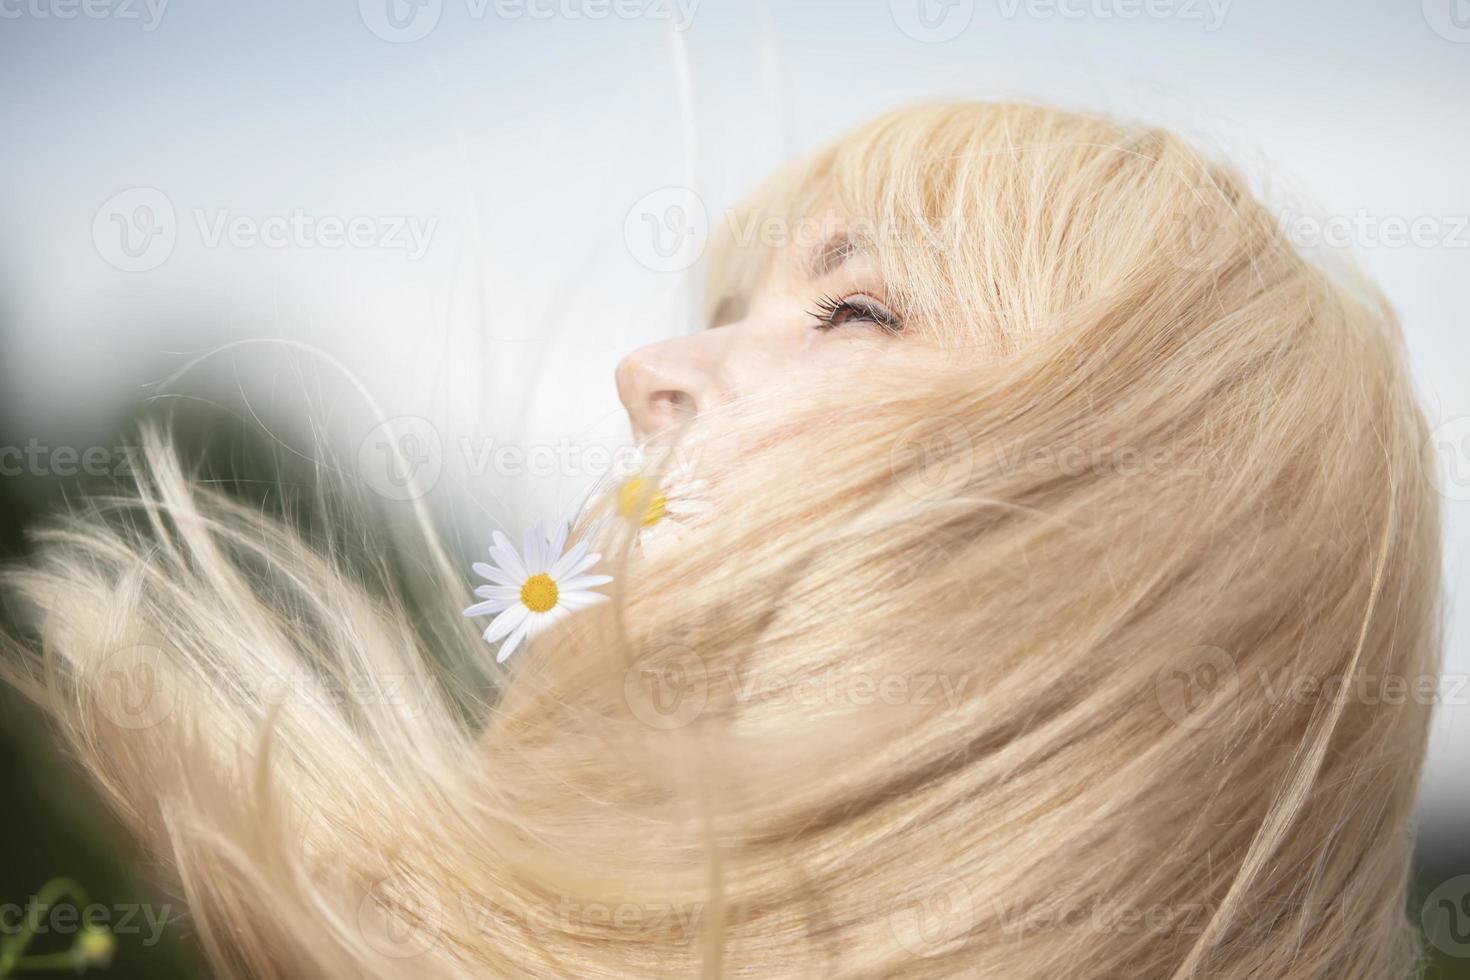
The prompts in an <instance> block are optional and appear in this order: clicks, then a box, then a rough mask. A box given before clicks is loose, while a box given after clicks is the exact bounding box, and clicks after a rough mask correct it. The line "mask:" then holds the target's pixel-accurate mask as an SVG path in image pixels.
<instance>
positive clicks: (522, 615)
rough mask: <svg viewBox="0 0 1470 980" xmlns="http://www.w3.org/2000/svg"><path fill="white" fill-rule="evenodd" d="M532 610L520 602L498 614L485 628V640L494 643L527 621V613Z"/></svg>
mask: <svg viewBox="0 0 1470 980" xmlns="http://www.w3.org/2000/svg"><path fill="white" fill-rule="evenodd" d="M530 611H531V610H529V609H527V608H526V607H525V606H523V605H521V604H520V603H519V602H518V603H516V604H515V605H513V606H511V607H510V608H509V609H507V610H505V612H503V613H501V614H500V615H499V616H496V617H495V618H494V619H492V620H491V621H490V625H489V626H487V627H486V628H485V633H484V636H485V642H486V643H494V642H495V641H496V640H498V639H500V638H501V637H503V636H505V635H506V634H507V633H509V632H510V631H511V630H513V629H515V628H516V627H518V626H520V625H521V624H522V623H524V622H525V621H526V614H527V613H529V612H530Z"/></svg>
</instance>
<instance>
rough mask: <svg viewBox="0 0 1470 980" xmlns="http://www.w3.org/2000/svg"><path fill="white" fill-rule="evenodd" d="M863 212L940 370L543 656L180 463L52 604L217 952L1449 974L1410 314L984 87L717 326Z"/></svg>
mask: <svg viewBox="0 0 1470 980" xmlns="http://www.w3.org/2000/svg"><path fill="white" fill-rule="evenodd" d="M828 212H831V213H837V214H840V215H841V216H842V220H843V222H844V224H845V227H847V228H848V229H849V230H850V241H851V243H853V247H861V248H863V249H866V250H868V251H870V252H871V254H872V255H873V256H874V257H875V259H876V262H877V265H878V267H879V269H880V270H881V274H882V277H883V280H884V282H885V284H886V286H887V288H888V289H889V290H890V291H891V294H892V298H893V300H894V302H895V304H896V305H898V306H899V307H901V308H902V309H903V310H904V312H905V314H906V317H907V320H908V322H909V323H910V324H912V325H913V332H914V336H913V337H912V338H908V339H905V340H904V341H902V342H904V343H908V342H915V343H932V344H934V345H936V346H938V347H940V348H942V349H943V350H944V351H945V352H946V356H945V357H944V359H943V364H942V366H941V367H938V368H933V369H929V370H926V371H924V372H919V371H916V370H913V369H906V368H901V367H898V366H896V365H895V366H894V367H893V368H892V369H891V370H890V369H887V368H882V369H875V370H874V372H872V374H871V375H870V376H866V377H864V378H863V380H862V384H861V386H860V387H858V386H855V385H853V384H837V383H832V384H826V385H818V386H814V387H813V389H812V390H810V391H805V392H802V397H800V398H799V399H788V400H787V403H786V404H783V405H782V406H781V411H780V412H779V414H775V415H773V414H771V413H765V412H763V411H761V410H759V409H758V408H757V407H750V408H749V409H748V410H745V411H736V412H730V413H723V414H722V413H716V414H715V415H714V416H712V417H710V418H703V419H697V420H695V422H694V423H693V424H692V426H691V427H690V429H689V430H688V431H687V432H686V433H684V435H683V436H682V438H686V439H687V440H688V441H687V443H686V444H687V445H689V446H696V445H699V446H709V447H718V446H731V445H737V444H738V445H741V446H743V447H745V449H744V450H743V451H742V452H741V453H739V454H734V453H729V454H720V453H718V452H715V451H714V450H713V449H711V450H710V451H707V452H705V453H704V454H703V455H702V456H701V457H700V462H701V464H707V471H708V473H709V474H710V482H711V485H712V486H713V487H714V497H715V499H716V500H717V505H716V506H715V507H714V508H713V510H712V512H710V513H708V514H706V515H705V517H706V519H705V520H703V521H701V522H699V523H698V525H697V526H696V527H694V528H692V529H691V530H690V531H689V532H688V533H687V534H685V535H684V536H682V537H681V538H680V539H679V541H678V543H677V544H676V545H673V546H670V547H667V548H660V549H653V548H648V549H640V548H635V547H634V546H633V545H632V542H631V538H632V536H633V530H634V528H632V527H625V526H622V525H619V524H617V523H616V522H614V523H613V524H612V525H601V526H599V528H598V529H587V528H583V529H582V531H581V533H595V534H598V535H601V536H602V538H603V539H604V541H603V547H602V550H603V552H604V554H605V555H606V556H607V558H606V561H607V563H608V564H609V566H610V568H611V570H612V571H613V574H614V575H615V577H616V580H615V582H614V584H613V586H612V587H611V591H612V601H611V602H609V603H607V604H605V605H603V606H600V607H596V608H594V609H592V610H589V611H587V612H585V613H580V614H578V615H576V616H573V617H571V618H569V619H567V620H566V621H564V622H563V623H562V624H560V625H559V626H558V627H557V628H555V629H553V630H551V631H548V632H546V633H544V634H542V635H541V636H539V637H538V638H536V639H535V640H534V641H533V642H532V643H531V645H530V646H529V647H528V648H526V649H525V650H523V651H522V652H520V653H518V654H517V655H516V657H515V658H514V659H513V660H511V661H510V663H509V665H508V668H509V669H508V670H505V671H501V670H498V669H497V668H496V667H495V666H494V665H493V664H492V663H490V661H491V660H492V659H493V658H492V656H491V654H492V651H491V649H490V648H489V647H487V646H486V645H485V644H484V643H483V642H482V641H481V640H480V638H479V636H478V633H477V630H476V628H475V627H474V625H473V624H469V623H466V622H465V621H463V619H462V618H461V616H460V612H461V609H462V608H463V607H464V606H465V605H466V604H468V602H469V601H470V598H469V591H470V588H471V582H470V580H469V577H468V576H467V575H465V574H463V573H462V572H461V571H460V570H459V569H458V568H456V567H455V564H454V563H453V562H451V561H450V560H449V559H447V558H446V557H445V556H444V554H443V552H442V551H441V550H440V549H439V548H438V546H437V545H436V544H435V543H434V541H433V539H432V536H430V537H427V538H426V539H425V540H424V541H423V542H422V546H421V548H420V549H419V550H418V551H415V552H413V553H412V554H411V555H410V554H409V553H408V552H403V553H402V554H401V555H400V558H401V559H402V561H403V562H404V563H406V565H407V567H410V568H411V569H412V571H413V574H412V577H413V578H414V579H415V581H416V582H417V583H418V585H419V586H420V587H419V588H416V589H415V592H416V593H417V594H416V596H415V597H414V598H413V599H412V600H411V601H410V598H409V597H406V596H405V595H403V594H402V591H401V590H399V589H396V588H394V587H392V586H391V584H390V583H391V579H392V577H391V576H385V575H377V574H365V573H364V572H363V570H362V569H363V567H364V565H365V564H366V565H367V566H368V567H370V568H371V567H374V566H373V562H374V561H379V562H381V561H382V560H383V559H382V558H381V556H374V555H372V554H365V553H364V552H365V549H364V547H363V544H364V541H365V540H366V536H365V535H362V534H358V533H356V530H355V529H354V528H352V527H342V528H338V529H337V530H336V531H335V532H332V533H326V534H322V535H317V536H315V537H311V536H305V535H303V534H302V533H300V532H299V531H298V530H296V529H293V528H291V527H290V526H288V525H286V524H284V523H282V522H280V521H276V520H271V519H267V518H265V517H263V516H262V515H261V513H260V512H259V511H257V510H255V509H252V508H250V507H248V506H245V505H242V504H240V503H239V502H237V501H232V500H231V499H229V498H228V497H227V496H225V495H222V494H219V493H217V492H214V491H211V490H210V489H209V488H208V487H206V486H203V485H201V484H200V483H199V481H197V480H194V479H192V478H191V477H190V476H189V475H188V474H187V473H186V472H185V470H184V469H183V468H182V467H181V466H180V464H179V463H178V462H177V461H176V460H175V459H174V457H173V455H172V454H171V452H170V450H169V444H168V439H167V437H166V436H165V435H158V434H155V435H153V436H152V437H150V440H149V446H150V451H149V460H150V465H149V467H148V469H147V471H146V473H145V474H143V475H142V476H141V477H140V479H139V481H138V486H137V488H136V492H134V493H130V494H127V495H124V496H122V497H119V498H116V499H111V500H102V501H93V502H91V503H89V504H87V505H85V506H83V507H81V508H79V509H78V510H77V512H76V513H74V514H73V515H72V516H71V517H70V518H69V519H68V521H67V522H66V523H64V524H63V525H61V526H59V527H58V528H56V529H55V530H52V531H50V532H48V533H46V534H45V535H44V537H43V539H42V541H41V548H40V558H39V560H38V561H37V562H36V563H35V564H34V565H33V566H32V567H28V568H26V569H23V570H18V571H16V572H13V573H12V574H11V575H10V577H9V579H8V586H9V587H10V588H13V589H14V590H15V591H16V593H17V594H18V595H22V596H24V597H25V599H26V600H27V603H26V605H27V608H28V609H30V610H31V611H32V612H33V614H34V639H33V640H31V641H29V642H27V643H26V644H25V645H26V648H27V655H26V658H25V660H24V661H23V663H24V665H25V666H23V667H22V668H21V670H19V671H14V670H13V671H12V673H13V674H14V675H15V676H14V677H13V680H14V682H15V683H17V684H19V685H20V686H21V687H22V688H23V689H24V690H26V691H28V692H29V693H30V694H31V695H32V696H34V697H35V698H36V699H37V700H38V701H39V702H40V703H41V704H43V705H44V706H45V707H46V708H47V710H48V711H49V712H50V713H51V714H53V715H54V717H55V718H56V719H57V720H58V721H59V727H60V729H61V731H62V732H63V733H64V737H65V739H66V741H67V743H68V744H69V747H70V749H71V750H72V751H73V752H74V753H75V754H76V756H77V757H78V758H79V759H80V761H81V763H82V765H83V766H84V767H85V769H86V770H87V771H88V772H89V773H90V774H91V775H92V776H93V777H94V778H95V780H96V781H97V783H98V784H99V785H100V787H101V789H102V791H103V793H104V794H105V796H106V798H107V799H108V800H109V802H110V803H111V804H112V805H113V806H114V807H115V808H116V809H117V811H118V812H119V813H120V814H121V815H122V816H123V817H124V818H125V820H126V822H127V823H128V825H129V826H130V828H131V829H132V830H133V831H134V832H135V833H136V834H137V836H138V837H139V838H140V839H141V841H143V842H144V844H145V845H146V846H147V847H148V848H149V850H150V852H151V853H152V855H153V856H154V857H155V858H156V859H157V861H158V864H159V873H160V874H161V875H162V876H164V877H166V878H167V879H169V880H170V881H172V882H174V883H175V884H176V885H177V886H178V887H179V888H181V890H182V892H183V894H184V895H185V897H186V898H187V902H188V906H189V909H190V911H191V914H192V916H193V919H194V922H195V923H196V925H197V931H198V935H199V937H200V939H201V942H202V943H203V945H204V947H205V949H206V951H207V953H208V955H209V958H210V960H211V963H212V965H213V967H214V968H215V969H216V970H217V971H218V972H220V973H221V974H225V975H239V976H252V977H276V976H278V977H304V976H330V977H341V976H362V977H384V978H387V977H415V978H419V977H439V976H445V977H447V976H466V975H476V976H486V975H488V976H499V977H569V976H576V977H628V976H648V977H652V976H703V977H724V976H729V977H734V976H763V977H788V976H789V977H803V978H807V977H819V976H840V977H867V976H872V977H877V976H885V977H887V976H903V977H997V978H999V977H1006V978H1010V977H1049V976H1068V977H1074V978H1084V977H1089V978H1114V977H1130V978H1161V980H1184V978H1189V977H1212V978H1233V980H1246V978H1255V977H1273V978H1292V980H1307V978H1322V980H1328V978H1332V980H1337V978H1342V977H1353V978H1404V977H1408V976H1411V975H1412V974H1413V973H1414V972H1415V970H1416V968H1417V964H1418V960H1419V951H1418V947H1417V944H1416V940H1415V938H1414V933H1413V931H1412V930H1411V928H1410V925H1409V923H1408V921H1407V918H1406V915H1405V910H1404V906H1405V887H1406V882H1407V877H1408V871H1409V859H1410V852H1411V843H1412V841H1411V831H1412V814H1413V806H1414V801H1415V796H1416V790H1417V783H1418V779H1419V772H1420V767H1421V759H1422V757H1423V754H1424V751H1425V742H1426V733H1427V726H1428V721H1429V709H1428V708H1427V707H1426V706H1425V705H1424V704H1423V703H1422V700H1421V699H1416V698H1413V697H1394V696H1393V694H1394V691H1395V690H1396V689H1398V686H1399V685H1402V684H1405V683H1407V684H1409V685H1411V686H1412V684H1413V683H1414V682H1415V681H1416V679H1422V678H1425V677H1430V676H1433V674H1434V672H1435V671H1436V669H1437V657H1438V650H1439V634H1438V586H1439V583H1438V578H1437V576H1438V569H1439V554H1438V547H1439V546H1438V541H1439V534H1438V531H1439V527H1438V513H1437V508H1436V498H1435V495H1434V492H1433V490H1432V473H1431V472H1430V470H1429V468H1428V467H1429V463H1428V462H1427V460H1428V458H1429V457H1428V454H1427V451H1426V450H1427V440H1426V434H1425V429H1424V425H1423V422H1422V419H1421V415H1420V412H1419V410H1418V408H1417V406H1416V404H1415V400H1414V397H1413V393H1412V390H1411V384H1410V381H1409V379H1408V378H1407V376H1406V373H1405V368H1404V363H1403V362H1404V358H1403V353H1402V349H1401V338H1400V335H1399V332H1398V328H1397V326H1396V324H1395V322H1394V319H1393V316H1392V314H1391V313H1390V311H1389V310H1388V309H1387V307H1386V304H1385V303H1384V302H1383V301H1382V300H1381V299H1379V298H1378V296H1377V295H1376V294H1375V293H1374V292H1373V290H1372V289H1371V288H1370V287H1368V286H1367V285H1365V284H1363V283H1362V282H1360V281H1357V280H1355V279H1352V278H1348V277H1344V276H1342V275H1340V274H1335V273H1329V272H1327V271H1325V270H1323V269H1320V268H1318V267H1316V266H1315V265H1313V264H1311V263H1309V262H1308V261H1306V260H1305V259H1304V258H1303V257H1302V256H1301V255H1300V254H1299V253H1298V252H1297V251H1296V250H1295V249H1294V248H1293V247H1292V245H1291V244H1290V243H1289V242H1288V241H1287V240H1286V238H1285V236H1284V235H1283V233H1282V231H1281V230H1280V228H1279V227H1278V226H1277V224H1276V222H1275V221H1273V220H1272V218H1271V215H1270V214H1269V213H1268V212H1267V211H1266V210H1265V209H1264V208H1263V207H1262V205H1261V204H1260V203H1258V202H1257V201H1256V200H1255V199H1254V198H1253V196H1252V195H1251V193H1250V191H1249V190H1248V188H1247V186H1246V184H1245V182H1244V180H1243V179H1242V177H1241V176H1239V175H1238V174H1237V173H1235V172H1233V171H1232V170H1230V169H1229V168H1228V167H1225V166H1222V165H1220V164H1217V163H1215V162H1212V161H1209V160H1207V159H1205V158H1204V157H1203V156H1202V155H1200V154H1199V153H1197V152H1196V151H1194V150H1193V149H1191V148H1190V147H1189V146H1188V145H1186V144H1185V143H1184V142H1183V141H1181V140H1180V139H1179V138H1177V137H1176V136H1173V135H1171V134H1169V133H1166V132H1162V131H1159V130H1157V129H1152V128H1146V127H1141V126H1135V125H1130V124H1122V123H1118V122H1115V121H1112V120H1108V119H1103V118H1097V117H1093V116H1088V115H1081V114H1075V113H1070V112H1063V111H1057V110H1052V109H1045V108H1038V107H1035V106H1029V105H1020V104H973V103H963V104H944V105H936V106H926V107H920V108H916V109H909V110H904V111H900V112H896V113H893V114H891V115H887V116H884V117H882V118H880V119H878V120H876V121H874V122H872V123H870V124H868V125H866V126H864V127H862V128H861V129H859V130H858V131H856V132H855V133H852V134H850V135H848V136H845V137H843V138H841V139H839V140H837V141H835V142H833V143H832V144H830V145H828V146H826V147H824V148H822V149H820V150H818V151H817V152H815V153H813V154H812V155H810V156H808V157H805V158H802V159H800V160H798V161H796V162H795V163H793V164H791V165H789V166H788V167H786V168H784V169H783V170H781V171H779V172H778V173H777V174H776V175H774V176H773V177H772V178H770V179H769V180H768V181H767V182H766V183H764V184H763V185H762V186H761V187H760V188H759V189H757V191H756V192H755V193H754V194H753V195H752V196H751V197H750V198H749V199H748V200H747V201H746V202H744V203H743V204H742V205H741V206H740V207H739V208H738V209H736V211H735V212H733V213H732V215H730V216H727V217H728V220H725V221H723V222H717V224H718V226H719V228H718V231H717V235H716V239H715V241H714V243H713V245H712V248H711V260H710V281H709V289H708V293H709V295H710V297H711V302H712V303H713V302H714V301H716V300H717V299H718V297H720V296H723V295H729V294H731V293H740V292H742V291H748V290H750V289H752V288H754V287H755V286H756V284H758V283H759V282H760V280H761V277H762V276H763V275H766V274H767V272H768V270H769V268H770V266H771V263H772V262H774V261H776V258H777V253H778V252H780V251H781V249H782V248H784V247H786V246H785V245H784V244H782V243H781V242H778V241H776V239H775V237H774V236H770V235H766V234H763V233H756V234H754V235H751V234H748V233H746V234H742V232H749V230H750V229H760V228H767V229H769V228H773V227H778V226H780V225H781V224H782V223H783V222H784V223H786V224H787V225H788V226H794V225H796V224H798V223H800V222H802V221H803V220H805V219H806V218H808V217H809V216H812V215H816V214H819V213H828ZM732 433H733V434H736V435H738V436H740V437H741V438H738V439H734V440H730V439H727V438H725V437H727V436H729V435H731V434H732ZM704 435H710V438H709V439H707V440H706V439H704V438H703V436H704ZM633 523H634V524H635V525H636V524H637V523H638V522H636V521H635V522H633ZM445 664H450V665H455V669H454V670H446V669H444V665H445ZM469 675H474V676H475V677H478V678H479V679H480V680H481V681H483V682H484V684H485V685H487V686H486V687H484V688H483V689H482V688H477V687H475V684H474V683H473V682H472V681H469V680H466V677H467V676H469ZM264 678H290V679H292V683H294V684H296V685H298V686H297V688H295V690H296V696H293V697H287V698H281V697H275V698H268V697H263V696H260V690H261V686H260V685H261V682H262V679H264ZM354 685H356V686H354ZM344 691H347V692H354V691H355V692H356V694H355V696H345V697H344V696H341V694H342V692H344ZM333 694H335V695H337V696H329V695H333ZM145 695H146V696H147V697H145ZM140 706H141V707H140ZM124 709H126V710H124Z"/></svg>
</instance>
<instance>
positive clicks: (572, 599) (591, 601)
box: [557, 592, 608, 612]
mask: <svg viewBox="0 0 1470 980" xmlns="http://www.w3.org/2000/svg"><path fill="white" fill-rule="evenodd" d="M558 600H559V601H558V603H557V605H558V607H559V608H560V607H565V608H567V609H570V610H571V611H572V612H576V611H577V610H579V609H586V608H587V607H588V606H595V605H597V604H598V603H599V602H606V601H607V600H608V597H607V596H605V595H603V594H602V593H601V592H569V593H565V594H563V595H561V596H559V597H558Z"/></svg>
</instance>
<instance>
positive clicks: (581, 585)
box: [556, 575, 613, 592]
mask: <svg viewBox="0 0 1470 980" xmlns="http://www.w3.org/2000/svg"><path fill="white" fill-rule="evenodd" d="M612 580H613V577H612V576H611V575H583V576H582V577H580V578H573V579H567V581H565V582H557V583H556V588H557V591H558V592H585V591H586V590H588V589H594V588H596V587H597V586H599V585H606V584H607V583H609V582H611V581H612Z"/></svg>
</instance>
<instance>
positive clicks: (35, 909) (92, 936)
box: [0, 878, 117, 977]
mask: <svg viewBox="0 0 1470 980" xmlns="http://www.w3.org/2000/svg"><path fill="white" fill-rule="evenodd" d="M62 899H70V900H71V901H72V902H74V903H75V904H76V905H77V907H78V908H80V909H82V918H83V921H82V925H81V928H80V929H78V930H77V937H76V939H74V940H72V944H71V948H70V949H67V950H63V951H61V952H58V953H38V954H36V955H33V956H26V955H25V951H26V947H28V946H30V944H31V940H32V939H34V938H35V936H36V932H37V930H38V929H39V928H40V925H41V917H42V916H43V915H45V914H46V913H47V912H48V911H49V910H50V909H51V907H52V906H53V905H55V904H56V903H57V902H59V901H60V900H62ZM91 905H92V903H91V901H89V900H88V898H87V893H86V891H85V890H84V889H83V888H82V886H81V885H79V884H77V883H76V882H75V881H72V880H71V879H70V878H52V879H51V880H50V881H48V882H46V884H44V885H42V886H41V890H40V891H39V892H37V893H36V897H35V898H34V899H33V900H32V901H31V903H30V905H29V906H28V907H27V909H26V913H25V918H24V919H23V920H22V921H21V923H20V928H19V929H17V930H16V932H15V933H14V934H13V935H7V936H5V937H4V939H0V977H8V976H12V975H14V973H15V971H17V970H27V971H44V970H73V971H75V972H77V973H83V972H85V971H86V970H87V969H88V968H89V967H94V966H101V967H105V966H107V964H109V963H111V962H112V954H113V952H114V950H116V948H117V944H116V942H115V941H114V940H113V938H112V933H111V932H109V931H108V929H107V926H106V925H104V924H102V923H100V922H95V921H89V920H87V912H86V910H87V909H88V908H90V907H91Z"/></svg>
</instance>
